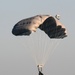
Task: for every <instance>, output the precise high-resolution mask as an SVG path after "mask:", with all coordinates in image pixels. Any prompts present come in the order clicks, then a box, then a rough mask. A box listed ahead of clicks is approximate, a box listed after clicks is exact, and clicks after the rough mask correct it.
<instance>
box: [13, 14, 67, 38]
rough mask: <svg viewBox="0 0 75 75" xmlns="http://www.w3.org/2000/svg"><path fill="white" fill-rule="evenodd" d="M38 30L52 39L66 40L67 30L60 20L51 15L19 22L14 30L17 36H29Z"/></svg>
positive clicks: (38, 16)
mask: <svg viewBox="0 0 75 75" xmlns="http://www.w3.org/2000/svg"><path fill="white" fill-rule="evenodd" d="M37 28H39V29H41V30H42V31H44V32H45V33H46V34H47V35H48V36H49V37H50V38H57V39H59V38H65V37H67V30H66V28H65V27H64V25H63V24H61V23H60V22H59V20H57V19H55V18H54V17H52V16H50V15H37V16H34V17H30V18H27V19H23V20H21V21H19V22H18V23H17V24H16V25H15V26H14V27H13V29H12V33H13V34H14V35H16V36H20V35H25V36H26V35H27V36H29V35H30V34H31V33H32V32H36V30H37Z"/></svg>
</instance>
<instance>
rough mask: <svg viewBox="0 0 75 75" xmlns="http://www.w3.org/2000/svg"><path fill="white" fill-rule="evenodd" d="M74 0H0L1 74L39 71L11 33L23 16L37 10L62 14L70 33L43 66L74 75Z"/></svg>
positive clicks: (49, 72) (53, 73) (58, 74)
mask: <svg viewBox="0 0 75 75" xmlns="http://www.w3.org/2000/svg"><path fill="white" fill-rule="evenodd" d="M74 7H75V1H74V0H58V1H57V0H44V1H43V0H6V1H5V0H0V26H1V27H0V71H1V72H0V75H25V74H28V75H30V74H32V75H35V74H37V68H36V65H35V62H34V60H33V58H32V57H31V55H30V54H29V51H28V50H25V48H24V46H23V45H22V42H21V40H20V39H21V38H18V37H15V36H13V35H12V33H11V30H12V28H13V26H14V25H15V24H16V23H17V22H18V21H19V20H21V19H24V18H27V17H31V16H34V15H37V14H50V15H53V16H55V15H56V14H60V15H61V20H60V21H61V22H62V23H63V24H64V25H65V26H66V28H67V31H68V37H67V38H66V39H64V40H63V41H62V42H61V43H60V45H59V47H58V48H57V49H56V50H55V52H54V54H53V55H52V57H51V59H49V60H48V62H47V63H46V66H45V67H44V70H43V72H44V74H46V75H75V33H74V32H75V8H74Z"/></svg>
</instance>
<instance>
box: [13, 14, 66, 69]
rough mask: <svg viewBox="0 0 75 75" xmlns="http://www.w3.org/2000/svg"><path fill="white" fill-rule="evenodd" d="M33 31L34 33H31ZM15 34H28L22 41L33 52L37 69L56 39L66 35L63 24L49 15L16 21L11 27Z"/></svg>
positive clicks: (55, 42)
mask: <svg viewBox="0 0 75 75" xmlns="http://www.w3.org/2000/svg"><path fill="white" fill-rule="evenodd" d="M33 32H34V33H33ZM12 34H13V35H15V36H23V35H24V36H28V37H25V38H27V39H26V40H25V41H26V42H25V41H24V42H25V43H26V44H27V43H28V48H29V49H30V50H31V51H32V53H34V58H35V61H36V65H39V66H40V67H39V69H40V68H41V69H42V67H43V66H44V65H45V63H46V61H47V59H48V57H49V56H50V55H51V53H52V52H53V50H54V48H55V47H56V46H57V45H58V44H57V43H58V41H59V40H60V39H63V38H65V37H67V30H66V28H65V26H64V25H63V24H62V23H61V22H60V21H59V20H58V19H57V18H54V17H53V16H51V15H36V16H33V17H30V18H26V19H23V20H21V21H19V22H18V23H16V24H15V25H14V27H13V29H12Z"/></svg>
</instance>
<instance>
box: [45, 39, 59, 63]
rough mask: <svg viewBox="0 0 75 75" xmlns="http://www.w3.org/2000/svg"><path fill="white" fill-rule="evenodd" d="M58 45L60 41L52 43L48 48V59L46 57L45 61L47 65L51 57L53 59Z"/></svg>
mask: <svg viewBox="0 0 75 75" xmlns="http://www.w3.org/2000/svg"><path fill="white" fill-rule="evenodd" d="M58 44H59V42H58V40H53V41H51V44H50V46H49V47H48V51H47V53H46V57H45V61H44V62H45V63H46V62H47V61H48V59H49V57H50V58H51V56H52V55H53V53H54V50H55V49H56V48H57V46H58Z"/></svg>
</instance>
